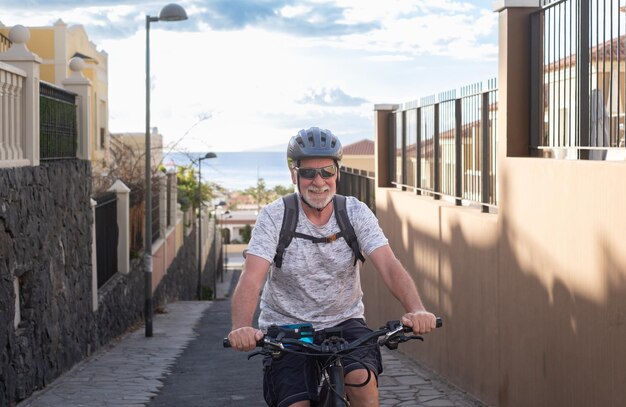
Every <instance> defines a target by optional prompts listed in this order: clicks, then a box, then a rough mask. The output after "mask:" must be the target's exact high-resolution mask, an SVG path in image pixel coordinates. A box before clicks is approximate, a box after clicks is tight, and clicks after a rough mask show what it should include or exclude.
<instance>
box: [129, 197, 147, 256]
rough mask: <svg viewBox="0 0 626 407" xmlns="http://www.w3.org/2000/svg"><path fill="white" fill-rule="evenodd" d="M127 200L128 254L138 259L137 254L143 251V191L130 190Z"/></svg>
mask: <svg viewBox="0 0 626 407" xmlns="http://www.w3.org/2000/svg"><path fill="white" fill-rule="evenodd" d="M129 200H130V203H129V206H130V215H129V221H130V253H131V257H139V253H140V252H141V251H142V250H143V243H144V242H143V233H144V232H143V231H144V226H143V224H144V191H143V190H131V191H130V194H129Z"/></svg>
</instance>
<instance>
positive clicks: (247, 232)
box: [241, 225, 252, 244]
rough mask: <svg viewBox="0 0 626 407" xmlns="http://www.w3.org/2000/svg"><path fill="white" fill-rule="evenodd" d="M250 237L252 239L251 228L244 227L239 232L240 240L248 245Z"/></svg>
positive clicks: (248, 226)
mask: <svg viewBox="0 0 626 407" xmlns="http://www.w3.org/2000/svg"><path fill="white" fill-rule="evenodd" d="M250 237H252V226H250V225H246V226H244V227H243V229H242V230H241V239H242V240H243V242H244V243H246V244H248V243H250Z"/></svg>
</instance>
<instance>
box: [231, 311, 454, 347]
mask: <svg viewBox="0 0 626 407" xmlns="http://www.w3.org/2000/svg"><path fill="white" fill-rule="evenodd" d="M442 326H443V320H442V319H441V317H437V319H436V322H435V327H436V328H441V327H442ZM411 332H413V329H412V328H411V327H408V326H404V325H402V324H400V323H399V321H388V322H387V323H386V324H385V326H384V327H382V328H381V329H379V330H377V331H372V332H371V333H370V334H367V335H364V336H362V337H361V338H359V339H357V340H356V341H354V342H351V343H349V344H344V345H343V346H341V347H340V349H338V350H337V351H338V352H345V351H348V350H352V349H354V348H356V347H358V346H360V345H361V344H363V343H365V342H367V341H369V340H371V339H373V338H377V337H380V336H383V335H387V337H386V338H385V339H384V340H383V343H382V345H384V344H385V342H387V341H389V339H391V338H393V337H394V336H395V337H397V336H398V333H411ZM401 336H404V335H401ZM283 344H292V345H299V346H302V347H304V348H308V349H310V350H313V351H315V352H318V353H321V352H324V351H327V350H326V349H323V347H322V346H320V345H315V344H312V343H307V342H303V341H300V340H298V339H291V338H282V339H280V340H276V339H275V338H268V337H267V336H264V337H263V338H262V339H261V340H259V341H257V343H256V346H257V347H258V348H262V347H264V346H266V345H270V346H273V347H276V348H279V349H284V347H283V346H282V345H283ZM223 346H224V347H225V348H230V347H231V346H230V341H229V340H228V338H224V341H223Z"/></svg>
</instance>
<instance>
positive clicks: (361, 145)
mask: <svg viewBox="0 0 626 407" xmlns="http://www.w3.org/2000/svg"><path fill="white" fill-rule="evenodd" d="M343 154H344V155H374V141H373V140H368V139H363V140H361V141H357V142H355V143H352V144H348V145H347V146H344V147H343Z"/></svg>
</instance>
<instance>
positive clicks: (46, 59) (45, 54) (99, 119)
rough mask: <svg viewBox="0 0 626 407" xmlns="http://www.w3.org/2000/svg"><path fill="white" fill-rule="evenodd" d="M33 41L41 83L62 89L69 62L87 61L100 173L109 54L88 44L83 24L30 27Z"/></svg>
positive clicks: (94, 159)
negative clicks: (77, 58)
mask: <svg viewBox="0 0 626 407" xmlns="http://www.w3.org/2000/svg"><path fill="white" fill-rule="evenodd" d="M27 28H28V29H29V31H30V39H29V40H28V42H27V43H26V46H27V47H28V49H29V50H30V51H32V52H34V53H35V54H37V55H38V56H39V57H40V58H41V59H42V61H41V65H40V68H39V70H40V78H41V80H42V81H45V82H49V83H51V84H53V85H56V86H60V87H62V85H63V81H64V80H66V79H67V78H68V77H69V76H70V75H71V71H70V69H69V61H70V59H72V58H74V57H80V58H82V59H83V60H84V61H85V68H84V69H83V70H82V73H83V75H85V77H86V78H87V79H89V81H90V82H91V121H90V129H89V132H90V139H91V143H90V144H91V158H92V163H94V171H95V172H98V170H99V168H100V167H101V165H98V164H101V163H102V162H103V161H104V160H106V156H107V155H106V152H107V149H108V136H109V96H108V93H109V91H108V54H107V53H106V52H105V51H100V50H98V49H97V46H96V44H94V43H93V42H91V41H89V37H88V36H87V33H86V32H85V29H84V28H83V26H81V25H73V26H68V25H67V24H65V23H64V22H63V21H62V20H60V19H59V20H58V21H57V22H56V23H55V24H54V25H52V26H46V27H27ZM10 29H11V27H4V26H0V34H2V35H3V36H8V33H9V30H10Z"/></svg>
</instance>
